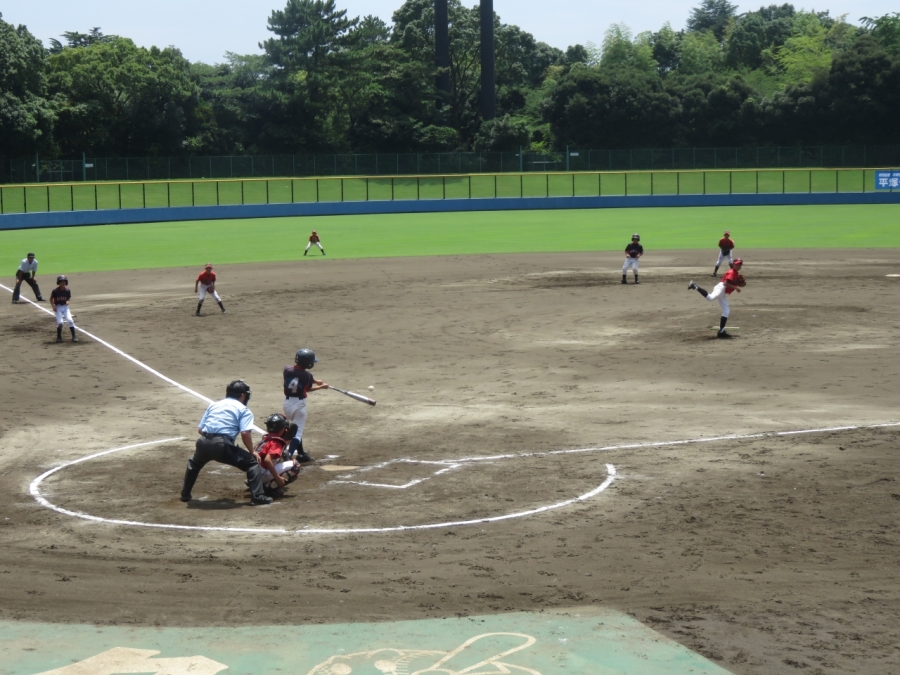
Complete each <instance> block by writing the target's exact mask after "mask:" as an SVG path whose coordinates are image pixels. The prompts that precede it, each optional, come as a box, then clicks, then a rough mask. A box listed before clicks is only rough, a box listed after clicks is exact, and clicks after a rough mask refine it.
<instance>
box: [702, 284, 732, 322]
mask: <svg viewBox="0 0 900 675" xmlns="http://www.w3.org/2000/svg"><path fill="white" fill-rule="evenodd" d="M706 299H707V300H709V301H710V302H712V301H713V300H718V301H719V307H721V308H722V316H724V317H725V318H726V319H727V318H728V315H729V314H731V307H730V306H729V305H728V294H727V293H726V292H725V284H724V283H722V282H721V281H720V282H719V283H717V284H716V287H715V288H714V289H712V292H710V293H709V294H708V295H707V296H706Z"/></svg>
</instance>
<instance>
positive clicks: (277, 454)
mask: <svg viewBox="0 0 900 675" xmlns="http://www.w3.org/2000/svg"><path fill="white" fill-rule="evenodd" d="M286 444H287V441H285V440H284V439H283V438H282V437H281V436H278V435H277V434H266V435H265V436H263V439H262V443H260V444H259V447H257V448H256V451H257V452H258V453H259V455H260V457H265V456H266V455H268V456H270V457H271V458H272V461H273V462H274V461H278V460H280V459H281V454H282V453H283V452H284V446H285V445H286Z"/></svg>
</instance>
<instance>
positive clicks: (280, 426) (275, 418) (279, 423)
mask: <svg viewBox="0 0 900 675" xmlns="http://www.w3.org/2000/svg"><path fill="white" fill-rule="evenodd" d="M287 425H288V421H287V418H286V417H285V416H284V415H280V414H278V413H275V414H274V415H269V416H268V417H267V418H266V431H268V432H269V433H277V432H279V431H283V430H284V429H285V428H286V427H287Z"/></svg>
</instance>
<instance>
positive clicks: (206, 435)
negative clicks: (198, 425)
mask: <svg viewBox="0 0 900 675" xmlns="http://www.w3.org/2000/svg"><path fill="white" fill-rule="evenodd" d="M203 438H205V439H206V440H208V441H212V440H214V439H216V438H221V439H223V440H226V441H228V442H229V443H234V436H228V435H227V434H210V433H207V432H205V431H204V432H203Z"/></svg>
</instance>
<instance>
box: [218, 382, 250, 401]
mask: <svg viewBox="0 0 900 675" xmlns="http://www.w3.org/2000/svg"><path fill="white" fill-rule="evenodd" d="M252 393H253V390H251V389H250V385H249V384H247V383H246V382H244V381H243V380H235V381H234V382H230V383H229V384H228V386H227V387H225V397H226V398H240V397H241V394H247V401H249V400H250V395H251V394H252Z"/></svg>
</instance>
